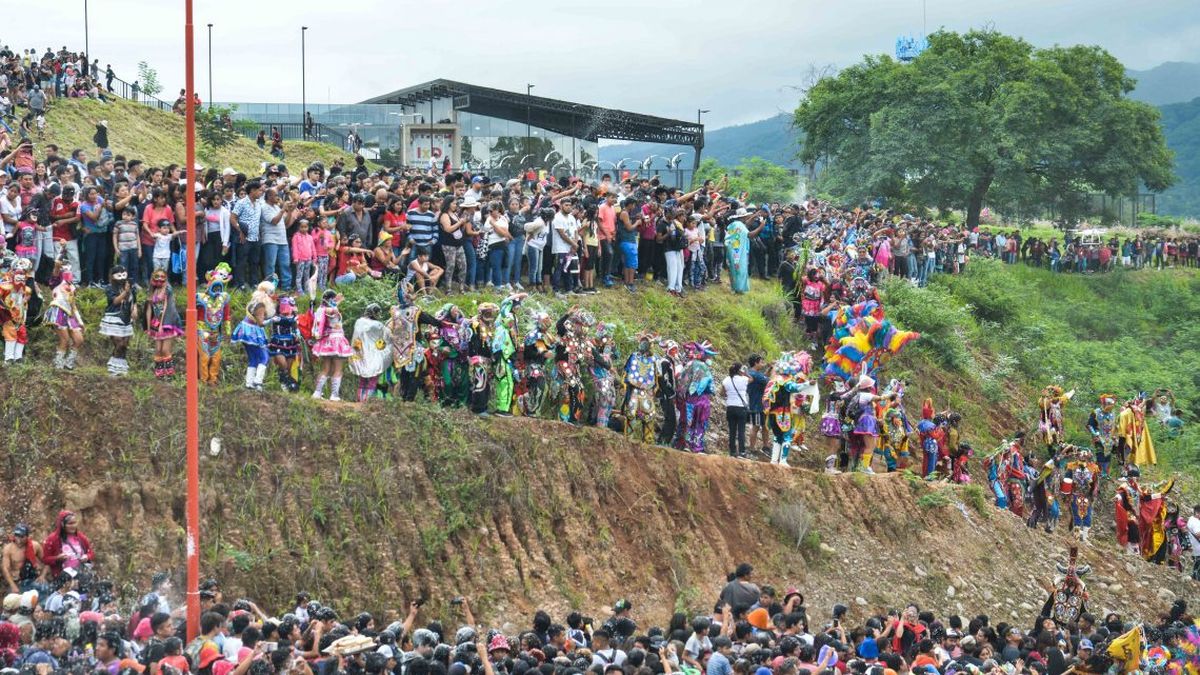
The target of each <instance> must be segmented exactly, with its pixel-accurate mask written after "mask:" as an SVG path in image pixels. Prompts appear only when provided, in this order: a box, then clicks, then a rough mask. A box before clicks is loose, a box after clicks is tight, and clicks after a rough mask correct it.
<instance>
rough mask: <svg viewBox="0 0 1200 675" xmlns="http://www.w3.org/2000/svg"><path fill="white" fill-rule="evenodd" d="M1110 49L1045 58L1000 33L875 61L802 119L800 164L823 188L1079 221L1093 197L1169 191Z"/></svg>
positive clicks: (950, 39)
mask: <svg viewBox="0 0 1200 675" xmlns="http://www.w3.org/2000/svg"><path fill="white" fill-rule="evenodd" d="M1133 85H1134V81H1133V80H1132V79H1131V78H1129V77H1128V76H1127V75H1126V73H1125V67H1124V66H1123V65H1122V64H1121V63H1120V61H1118V60H1117V59H1116V58H1114V57H1113V56H1112V55H1110V54H1109V53H1108V52H1106V51H1104V50H1103V49H1101V48H1099V47H1094V46H1072V47H1051V48H1047V49H1035V48H1034V47H1033V46H1031V45H1030V44H1029V43H1027V42H1025V41H1024V40H1021V39H1018V38H1014V37H1010V36H1007V35H1003V34H1001V33H998V32H995V31H991V30H977V31H971V32H969V33H966V34H958V33H952V32H946V31H942V32H938V33H935V34H933V35H931V36H930V37H929V48H928V49H927V50H925V51H924V52H922V53H921V55H920V56H918V57H917V58H916V59H914V60H913V61H912V62H911V63H908V64H904V63H900V62H898V61H895V60H893V59H891V58H890V57H888V56H867V57H866V58H864V60H863V61H862V62H861V63H859V64H856V65H854V66H851V67H849V68H846V69H845V70H843V71H841V72H840V73H838V74H837V75H836V76H834V77H828V78H825V79H822V80H821V81H819V82H818V83H817V84H815V85H814V86H813V87H812V88H811V89H810V90H809V91H808V94H807V96H806V98H805V99H804V100H803V101H802V102H801V104H800V107H799V108H798V109H797V110H796V124H797V125H798V126H799V127H800V128H802V129H803V130H804V132H805V134H806V138H805V141H804V146H803V149H802V151H801V158H802V159H803V160H805V161H808V162H813V161H819V162H822V163H823V164H824V165H825V167H826V168H825V170H824V171H823V173H822V176H821V178H820V181H821V184H820V187H821V189H823V190H824V191H827V192H830V193H832V194H835V195H839V196H841V197H844V198H846V199H851V200H861V199H866V198H871V197H884V198H889V199H897V200H902V201H914V202H919V203H921V204H924V205H927V206H931V207H940V208H964V209H965V210H966V214H967V223H968V224H969V225H971V226H974V225H976V224H978V222H979V213H980V210H981V209H982V207H983V205H984V203H985V201H986V202H987V203H988V204H989V205H991V206H993V207H995V208H997V209H999V210H1001V211H1003V210H1006V209H1011V208H1019V209H1036V208H1042V207H1047V206H1053V207H1055V208H1056V209H1057V210H1058V211H1059V213H1061V214H1063V216H1064V217H1065V219H1067V220H1071V219H1073V218H1074V217H1076V216H1077V215H1078V213H1079V210H1080V209H1081V208H1082V205H1083V203H1084V201H1085V200H1084V199H1083V196H1084V195H1086V194H1087V193H1089V192H1103V193H1107V194H1109V195H1112V196H1128V195H1132V194H1135V193H1137V192H1138V191H1140V190H1141V189H1142V187H1143V186H1145V187H1146V188H1148V189H1150V190H1154V191H1159V190H1163V189H1166V188H1167V187H1170V185H1171V184H1172V183H1173V182H1174V180H1175V177H1174V175H1173V173H1172V169H1171V167H1172V163H1173V157H1172V153H1171V151H1170V150H1168V149H1167V147H1166V143H1165V141H1164V139H1163V133H1162V129H1161V127H1160V126H1159V113H1158V111H1157V110H1156V109H1155V108H1153V107H1152V106H1149V105H1146V104H1144V103H1139V102H1136V101H1133V100H1130V99H1129V98H1127V97H1126V95H1127V94H1128V93H1129V92H1130V91H1131V90H1132V89H1133Z"/></svg>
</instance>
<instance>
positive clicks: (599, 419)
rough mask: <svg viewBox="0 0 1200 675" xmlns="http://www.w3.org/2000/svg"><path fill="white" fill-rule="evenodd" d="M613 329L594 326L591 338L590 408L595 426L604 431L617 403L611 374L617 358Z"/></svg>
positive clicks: (606, 324)
mask: <svg viewBox="0 0 1200 675" xmlns="http://www.w3.org/2000/svg"><path fill="white" fill-rule="evenodd" d="M615 328H616V327H615V326H614V325H613V324H611V323H600V324H596V331H595V335H593V336H592V384H593V388H594V389H595V393H594V395H593V398H592V406H593V407H594V410H595V415H594V417H595V419H596V426H598V427H601V428H605V429H607V428H608V420H609V418H610V417H611V416H612V410H613V406H614V405H616V402H617V387H616V383H615V382H614V380H613V373H612V366H613V359H614V358H616V356H617V354H616V346H615V345H614V344H613V331H614V330H615Z"/></svg>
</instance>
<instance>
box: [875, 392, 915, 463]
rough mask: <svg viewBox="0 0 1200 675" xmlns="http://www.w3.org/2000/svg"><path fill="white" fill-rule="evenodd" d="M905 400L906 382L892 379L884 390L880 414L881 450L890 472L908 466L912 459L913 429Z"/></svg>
mask: <svg viewBox="0 0 1200 675" xmlns="http://www.w3.org/2000/svg"><path fill="white" fill-rule="evenodd" d="M903 401H904V383H903V382H901V381H899V380H892V381H891V382H889V383H888V386H887V389H886V390H884V392H883V396H882V398H881V403H880V408H881V410H882V412H881V414H880V415H879V419H880V421H881V425H882V428H881V429H880V433H879V436H880V445H879V450H880V454H882V455H883V459H884V463H885V465H886V466H887V470H888V471H889V472H891V471H895V470H897V469H903V468H905V467H907V466H908V463H909V459H910V453H909V449H908V434H909V433H910V432H911V431H912V429H911V428H910V427H909V424H908V416H907V415H906V414H905V413H904V405H903Z"/></svg>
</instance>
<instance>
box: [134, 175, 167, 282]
mask: <svg viewBox="0 0 1200 675" xmlns="http://www.w3.org/2000/svg"><path fill="white" fill-rule="evenodd" d="M151 200H152V201H151V202H150V204H148V205H147V206H146V210H145V211H143V212H142V236H141V239H142V270H141V275H140V276H141V280H142V286H143V287H145V286H149V285H150V273H151V272H153V271H154V243H155V236H154V235H156V234H158V221H160V220H167V221H170V222H171V224H172V225H174V224H175V209H174V208H172V207H171V205H170V204H168V203H167V193H166V192H165V191H163V190H162V189H159V188H155V189H154V192H152V193H151Z"/></svg>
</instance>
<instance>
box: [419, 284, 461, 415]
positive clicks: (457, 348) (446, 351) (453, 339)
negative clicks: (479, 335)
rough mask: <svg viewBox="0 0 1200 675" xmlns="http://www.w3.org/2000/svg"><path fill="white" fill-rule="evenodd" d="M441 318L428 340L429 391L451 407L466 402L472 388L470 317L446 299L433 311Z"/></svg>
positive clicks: (434, 398)
mask: <svg viewBox="0 0 1200 675" xmlns="http://www.w3.org/2000/svg"><path fill="white" fill-rule="evenodd" d="M434 316H435V318H437V319H438V321H440V322H441V328H439V329H438V335H437V337H436V338H435V339H434V340H433V341H432V342H431V344H430V358H429V383H428V386H429V391H430V392H431V394H432V396H431V398H432V399H433V400H441V401H442V403H443V404H445V405H449V406H452V407H460V406H463V405H466V403H467V396H468V395H469V393H470V390H471V384H470V358H469V357H468V355H467V351H468V348H469V345H470V342H471V320H470V319H469V318H468V317H467V316H466V314H464V313H463V311H462V310H461V309H459V308H458V306H457V305H453V304H451V303H446V304H444V305H442V307H441V309H439V310H438V311H437V314H435V315H434Z"/></svg>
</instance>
